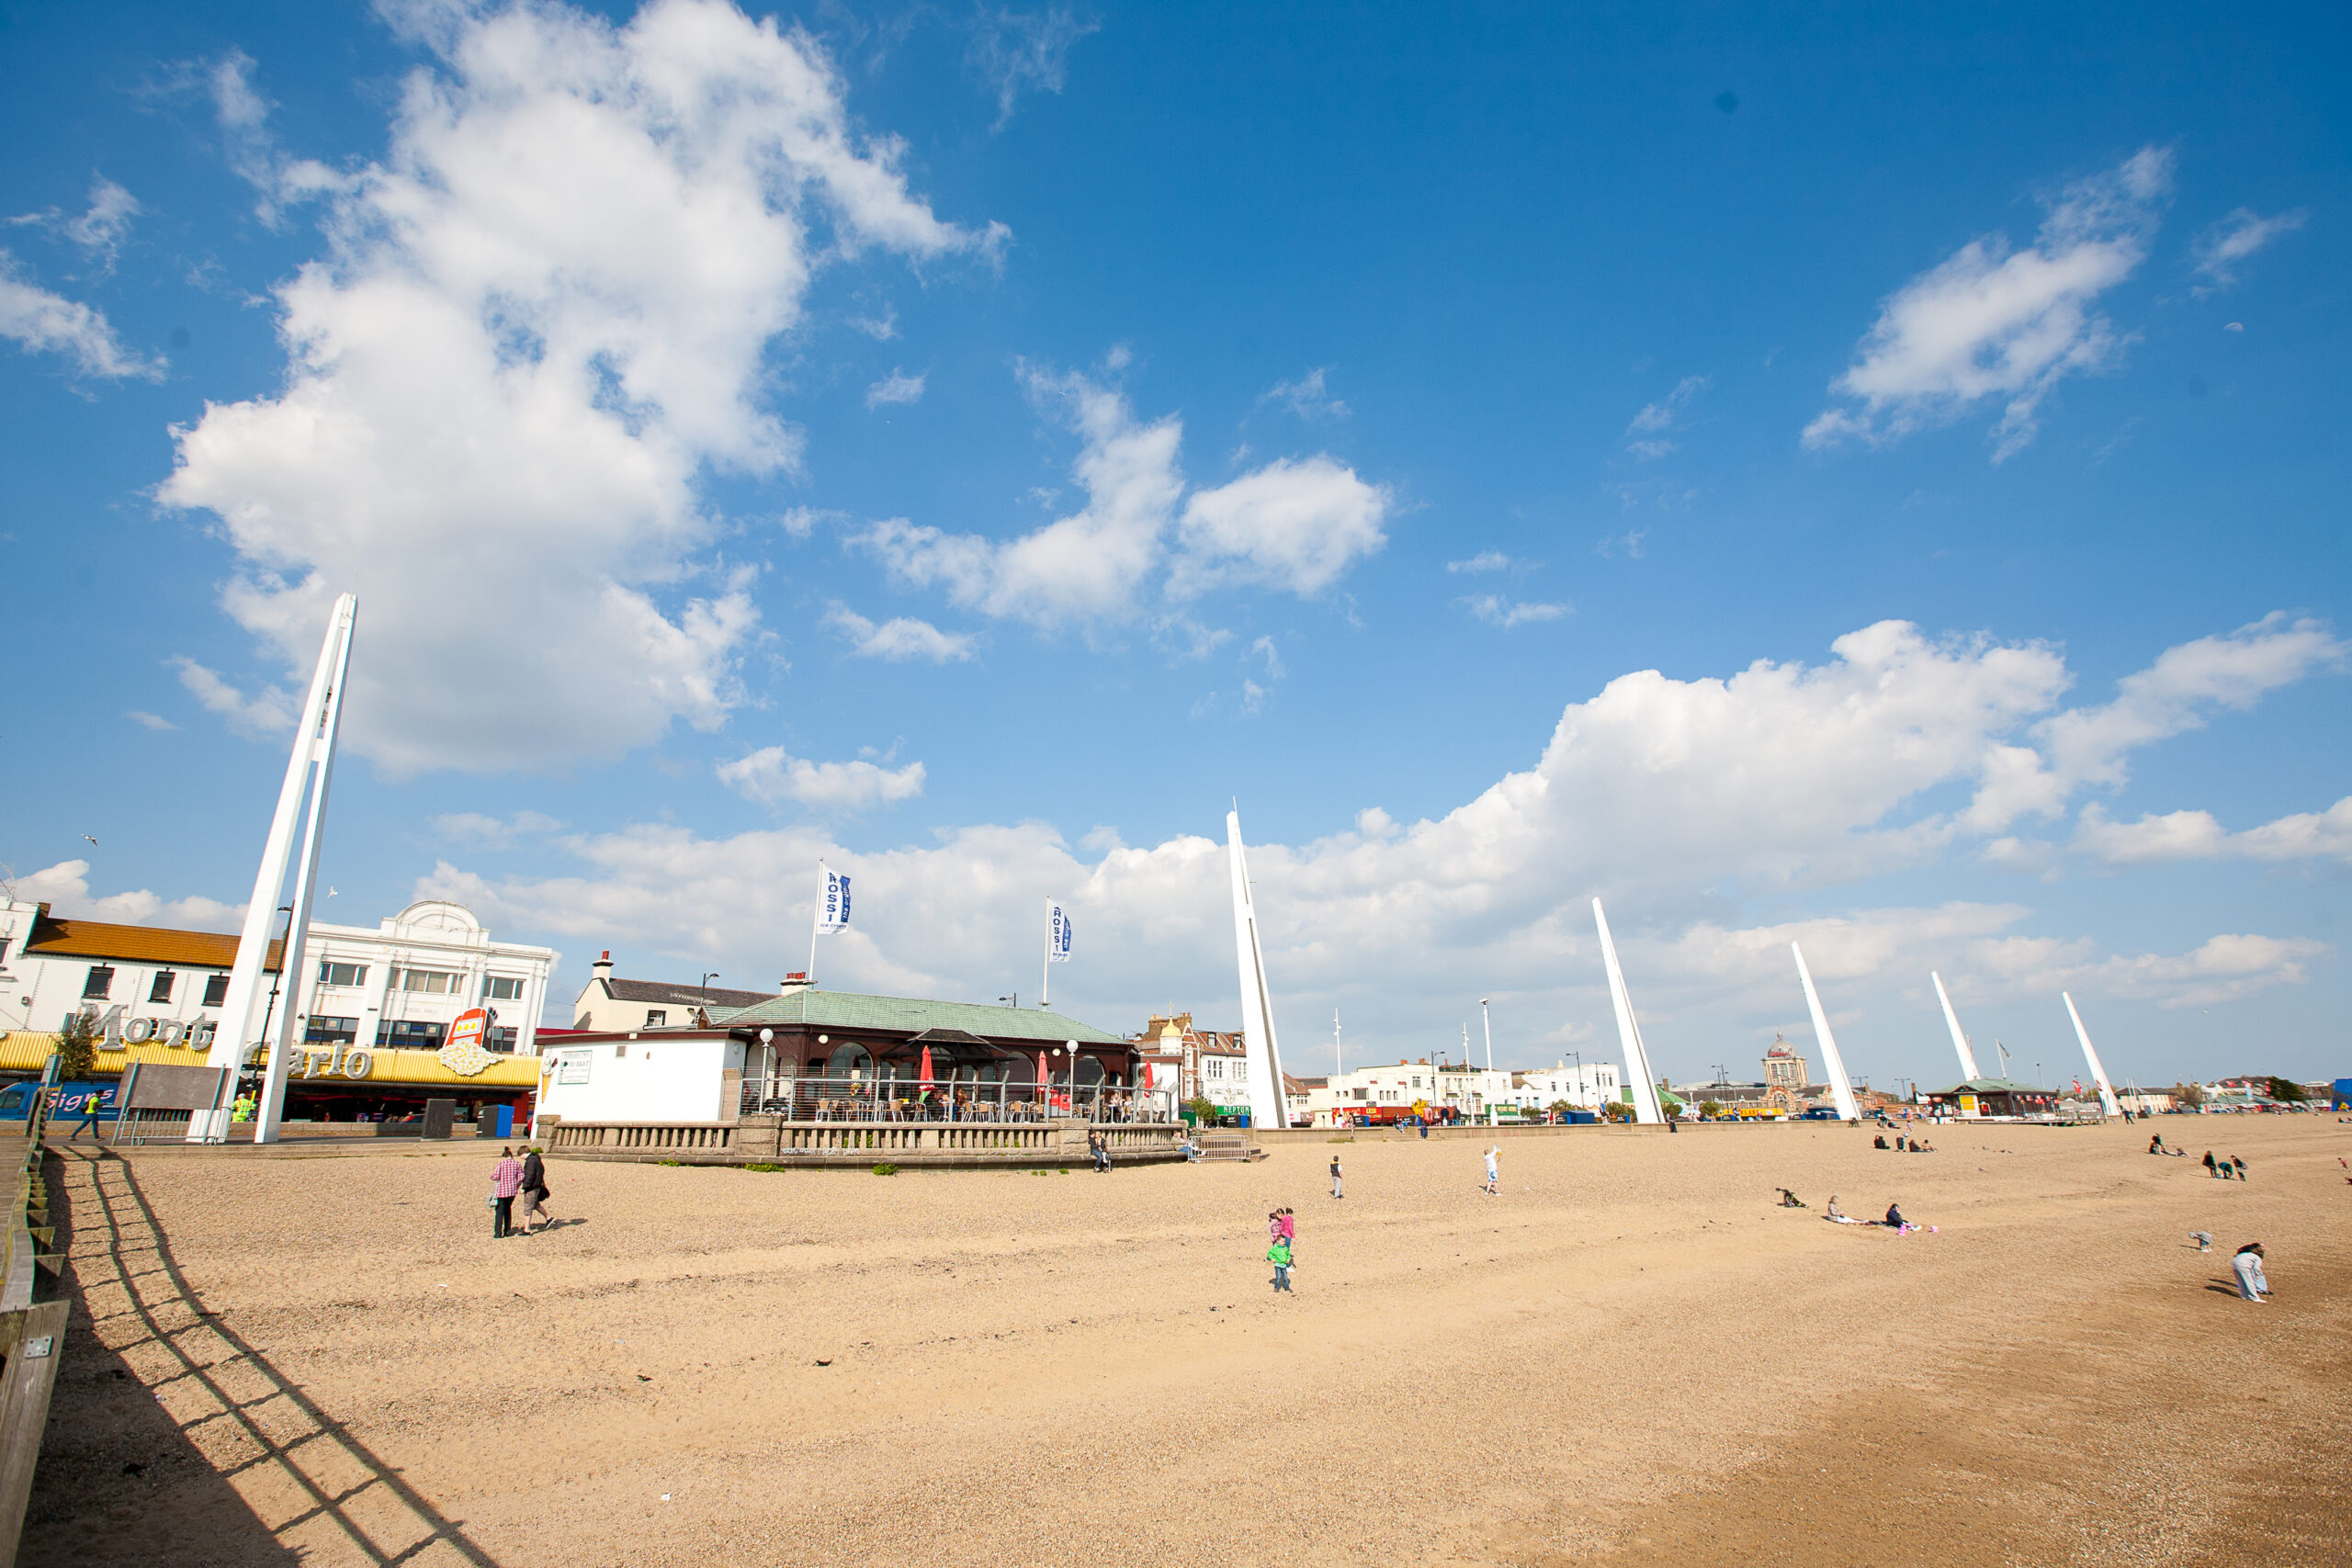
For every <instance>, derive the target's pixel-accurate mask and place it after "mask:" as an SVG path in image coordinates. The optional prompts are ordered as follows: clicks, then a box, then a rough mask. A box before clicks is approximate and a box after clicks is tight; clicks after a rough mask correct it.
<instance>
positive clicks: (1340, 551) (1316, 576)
mask: <svg viewBox="0 0 2352 1568" xmlns="http://www.w3.org/2000/svg"><path fill="white" fill-rule="evenodd" d="M1391 504H1392V502H1391V499H1390V496H1389V493H1388V491H1387V490H1386V489H1385V487H1383V486H1380V485H1374V484H1366V483H1365V482H1364V481H1363V479H1358V478H1357V477H1356V471H1355V470H1354V469H1353V468H1347V467H1344V466H1343V465H1341V464H1340V463H1338V462H1335V461H1333V460H1332V459H1331V458H1329V457H1322V456H1319V455H1318V456H1317V457H1307V458H1304V459H1300V460H1296V461H1294V460H1293V459H1291V458H1288V457H1280V458H1276V459H1275V460H1274V461H1273V462H1271V463H1269V464H1267V465H1266V466H1265V467H1264V468H1259V469H1257V470H1256V471H1254V472H1252V473H1247V474H1244V475H1242V476H1241V477H1240V478H1239V479H1235V480H1234V481H1233V482H1232V483H1231V484H1227V485H1221V486H1219V487H1218V488H1217V489H1216V490H1204V491H1193V497H1192V499H1191V500H1190V501H1188V502H1185V503H1184V515H1183V517H1182V519H1181V520H1180V521H1179V523H1178V525H1177V541H1178V550H1177V556H1176V561H1175V569H1174V570H1173V571H1171V572H1170V576H1169V584H1168V586H1169V592H1171V593H1173V594H1175V595H1177V596H1178V597H1180V598H1184V597H1190V596H1193V595H1195V594H1199V593H1204V592H1208V591H1209V590H1210V589H1212V588H1217V587H1223V586H1227V585H1231V584H1236V583H1249V584H1253V585H1256V586H1260V587H1266V588H1278V589H1283V590H1287V591H1288V592H1293V593H1296V594H1298V595H1300V596H1301V597H1305V596H1306V595H1309V594H1314V593H1319V592H1322V591H1323V590H1324V589H1326V588H1328V587H1329V586H1330V585H1331V584H1332V583H1333V582H1335V581H1338V580H1339V579H1340V576H1341V575H1342V574H1343V573H1345V572H1346V571H1347V570H1348V569H1349V568H1350V567H1351V566H1353V565H1354V564H1355V563H1356V562H1357V561H1359V560H1361V559H1363V558H1365V557H1366V556H1370V555H1374V554H1376V553H1377V552H1378V551H1379V549H1380V547H1382V546H1383V545H1385V544H1386V543H1387V542H1388V537H1387V536H1386V535H1385V534H1383V533H1382V532H1381V531H1380V528H1381V524H1382V522H1383V521H1384V520H1385V518H1386V517H1387V515H1388V511H1389V508H1390V506H1391Z"/></svg>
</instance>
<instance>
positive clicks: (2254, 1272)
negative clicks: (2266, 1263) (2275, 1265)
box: [2230, 1241, 2270, 1302]
mask: <svg viewBox="0 0 2352 1568" xmlns="http://www.w3.org/2000/svg"><path fill="white" fill-rule="evenodd" d="M2230 1272H2232V1273H2233V1274H2235V1275H2236V1276H2237V1277H2238V1295H2239V1296H2240V1298H2242V1299H2243V1300H2245V1301H2249V1302H2258V1301H2260V1300H2262V1298H2263V1296H2264V1294H2265V1293H2266V1292H2268V1291H2269V1289H2270V1281H2269V1280H2266V1279H2264V1278H2263V1277H2262V1244H2261V1243H2260V1242H2258V1241H2250V1242H2247V1243H2246V1244H2245V1246H2244V1247H2239V1248H2238V1253H2237V1256H2236V1257H2235V1258H2231V1259H2230Z"/></svg>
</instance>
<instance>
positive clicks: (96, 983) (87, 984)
mask: <svg viewBox="0 0 2352 1568" xmlns="http://www.w3.org/2000/svg"><path fill="white" fill-rule="evenodd" d="M113 989H114V965H113V964H91V965H90V975H89V978H87V979H85V980H84V981H83V982H82V999H83V1000H84V1001H101V1002H102V1001H105V1000H106V999H107V992H108V991H111V990H113Z"/></svg>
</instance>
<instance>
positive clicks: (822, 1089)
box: [740, 1077, 1176, 1126]
mask: <svg viewBox="0 0 2352 1568" xmlns="http://www.w3.org/2000/svg"><path fill="white" fill-rule="evenodd" d="M740 1111H741V1114H742V1115H745V1116H762V1115H763V1116H781V1117H783V1118H784V1119H785V1120H786V1121H787V1122H939V1123H955V1122H989V1123H996V1124H1003V1123H1007V1122H1012V1123H1020V1122H1055V1121H1059V1120H1061V1119H1063V1118H1065V1117H1082V1118H1084V1119H1085V1120H1086V1121H1088V1122H1097V1123H1101V1124H1103V1125H1106V1126H1115V1125H1120V1124H1123V1123H1129V1122H1138V1123H1146V1124H1159V1123H1165V1122H1173V1121H1175V1120H1176V1096H1175V1094H1174V1093H1173V1092H1172V1091H1171V1090H1169V1089H1133V1088H1127V1087H1125V1086H1122V1085H1118V1084H1080V1085H1079V1086H1077V1087H1076V1088H1075V1089H1073V1088H1072V1087H1071V1086H1070V1085H1069V1084H1068V1083H1057V1084H1053V1085H1050V1086H1046V1087H1044V1088H1041V1087H1040V1086H1038V1085H1036V1084H1034V1083H985V1082H975V1081H973V1080H972V1079H970V1078H922V1079H916V1078H833V1077H813V1078H768V1079H753V1078H746V1079H745V1080H744V1081H743V1098H742V1101H741V1107H740Z"/></svg>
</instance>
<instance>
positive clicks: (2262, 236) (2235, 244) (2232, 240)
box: [2190, 207, 2311, 331]
mask: <svg viewBox="0 0 2352 1568" xmlns="http://www.w3.org/2000/svg"><path fill="white" fill-rule="evenodd" d="M2310 217H2311V214H2310V213H2308V212H2305V211H2303V210H2302V209H2301V208H2298V209H2295V210H2294V211H2292V212H2281V213H2279V214H2278V216H2277V217H2275V218H2264V217H2260V216H2258V215H2257V214H2256V213H2254V212H2252V211H2249V210H2248V209H2245V208H2243V207H2241V208H2239V209H2237V210H2236V211H2235V212H2233V213H2231V214H2230V215H2229V216H2228V217H2227V218H2224V219H2222V220H2221V221H2220V222H2219V223H2216V224H2214V225H2212V226H2211V228H2209V229H2207V230H2206V231H2204V232H2203V233H2201V234H2199V235H2198V236H2197V243H2195V244H2194V245H2193V246H2191V247H2190V254H2192V255H2193V256H2195V257H2196V260H2197V276H2198V277H2199V279H2200V280H2201V281H2200V282H2199V284H2198V285H2197V292H2198V293H2199V294H2211V293H2214V292H2216V291H2217V290H2220V289H2223V288H2231V287H2233V285H2234V284H2236V282H2237V280H2238V273H2237V266H2238V263H2240V262H2242V261H2244V260H2245V259H2246V257H2248V256H2250V255H2252V254H2254V253H2255V252H2256V251H2258V250H2260V249H2262V247H2263V246H2265V245H2267V244H2268V243H2270V242H2271V241H2273V240H2275V239H2277V238H2278V236H2279V235H2281V234H2291V233H2293V232H2294V231H2296V230H2298V229H2300V228H2301V227H2302V226H2303V224H2304V223H2305V221H2307V220H2309V219H2310ZM2231 326H2232V327H2233V328H2236V329H2237V330H2239V331H2243V330H2244V328H2242V327H2238V324H2237V323H2236V322H2234V321H2233V322H2232V323H2231Z"/></svg>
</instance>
